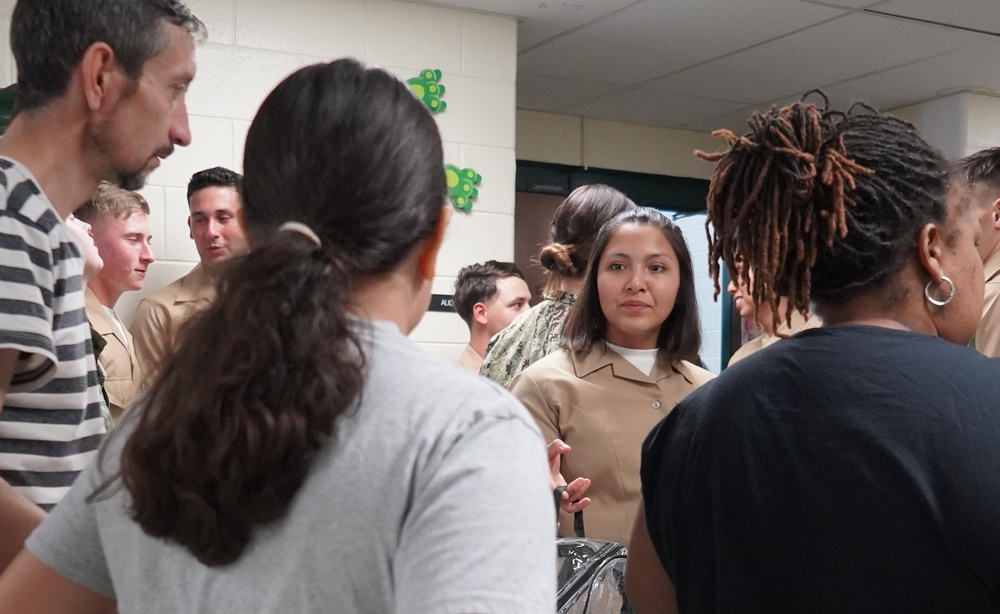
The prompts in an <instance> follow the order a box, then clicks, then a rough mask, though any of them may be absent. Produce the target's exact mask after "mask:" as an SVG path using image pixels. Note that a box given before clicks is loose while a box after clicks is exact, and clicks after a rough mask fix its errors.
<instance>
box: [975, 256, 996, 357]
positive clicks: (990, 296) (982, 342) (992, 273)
mask: <svg viewBox="0 0 1000 614" xmlns="http://www.w3.org/2000/svg"><path fill="white" fill-rule="evenodd" d="M983 272H984V273H985V274H986V296H984V297H983V318H982V319H981V320H980V321H979V328H977V329H976V335H975V337H973V338H972V344H973V347H975V348H976V349H977V350H979V353H980V354H983V355H984V356H989V357H990V358H1000V252H997V253H995V254H993V255H992V256H990V257H989V258H987V259H986V262H985V263H983Z"/></svg>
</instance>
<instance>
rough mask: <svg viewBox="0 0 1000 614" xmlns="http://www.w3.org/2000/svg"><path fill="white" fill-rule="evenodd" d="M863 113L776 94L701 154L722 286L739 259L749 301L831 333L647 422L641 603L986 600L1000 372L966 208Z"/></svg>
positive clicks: (995, 547)
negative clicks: (711, 166)
mask: <svg viewBox="0 0 1000 614" xmlns="http://www.w3.org/2000/svg"><path fill="white" fill-rule="evenodd" d="M856 108H857V107H854V108H852V109H851V110H848V111H847V112H834V111H829V110H825V109H823V108H820V107H818V106H817V105H815V104H807V103H805V102H801V103H796V104H792V105H789V106H786V107H783V108H772V109H771V110H770V111H768V112H766V113H760V114H754V115H753V116H752V117H751V119H750V122H749V125H750V131H749V133H748V134H746V135H745V136H740V137H738V136H735V135H733V134H732V133H728V132H722V133H721V134H722V135H723V136H725V137H726V138H727V140H728V141H729V143H730V148H729V150H728V151H726V152H724V153H721V154H712V155H704V154H703V155H702V157H704V158H706V159H709V160H714V161H717V162H718V167H717V168H716V171H715V174H714V176H713V178H712V183H711V186H710V189H709V196H708V218H709V222H708V223H709V227H710V231H711V232H710V250H711V251H710V254H711V255H710V258H711V268H712V273H713V276H714V277H715V279H716V292H718V291H719V286H718V281H717V280H718V274H719V270H720V268H719V261H720V260H721V261H722V262H723V263H724V265H725V266H727V267H729V268H730V270H732V269H733V268H734V265H735V264H736V262H737V256H739V258H741V259H742V261H743V262H744V263H745V265H746V267H747V268H745V269H743V271H744V273H743V275H744V276H745V275H746V271H748V270H752V271H753V274H754V281H753V284H751V285H750V287H751V292H752V294H753V299H754V300H755V301H757V302H758V303H760V304H765V303H766V304H767V305H768V306H769V307H770V308H771V309H772V310H774V311H775V312H778V313H779V315H780V317H786V316H787V314H788V313H789V312H790V311H798V312H800V313H801V312H805V311H806V309H807V308H809V306H810V301H811V303H812V305H813V307H814V309H815V311H816V313H817V314H819V315H820V316H821V317H822V318H823V326H822V327H821V328H817V329H813V330H806V331H803V332H801V333H799V334H798V335H795V336H794V337H792V338H790V339H787V340H784V341H782V342H781V343H778V344H776V345H775V346H774V347H772V348H769V349H768V350H767V352H766V353H767V360H763V359H748V360H745V361H743V362H741V363H739V364H737V365H735V366H734V367H732V368H730V369H727V370H726V371H725V372H723V374H722V375H721V376H720V377H719V378H718V379H716V380H714V381H713V382H711V383H709V384H707V385H706V386H703V387H701V388H699V389H698V390H696V391H695V392H694V393H692V394H691V395H690V396H688V397H687V399H685V400H684V401H682V402H681V403H680V404H679V405H678V406H677V407H676V408H675V409H674V411H672V412H671V413H670V414H668V415H667V417H666V418H665V419H664V420H663V421H662V422H661V423H660V424H659V425H658V426H657V427H655V428H654V429H653V430H652V431H651V433H650V435H649V437H648V438H647V439H646V441H645V443H644V445H643V453H642V468H641V482H642V495H643V507H642V508H640V510H639V513H638V517H637V522H636V523H635V526H634V532H633V536H632V539H631V542H630V551H629V565H628V571H627V576H628V578H627V584H628V590H629V594H630V596H631V597H632V598H633V600H634V601H635V604H636V606H637V608H636V609H637V611H638V612H640V614H646V613H648V612H670V611H677V610H678V609H679V611H681V612H685V613H694V614H697V613H700V612H749V613H754V612H811V613H825V612H830V613H832V612H838V613H839V612H963V613H971V612H996V611H998V608H1000V523H998V522H997V518H1000V413H998V412H997V407H998V406H1000V365H998V364H997V363H996V362H994V361H992V360H990V359H987V358H985V357H983V356H981V355H979V354H978V353H977V352H975V351H973V350H972V349H971V348H969V347H967V346H966V345H965V344H966V343H967V342H968V341H969V338H970V337H971V336H972V334H973V332H974V331H975V330H976V325H977V323H978V321H979V314H980V308H981V306H982V300H983V264H982V260H981V259H980V257H979V254H978V253H977V250H976V242H977V241H978V238H979V234H980V228H979V224H978V222H977V219H976V212H975V210H974V209H973V208H972V207H971V206H970V204H969V202H968V199H967V198H966V196H965V195H966V192H965V191H964V190H954V191H950V190H949V168H948V165H947V164H946V162H945V160H944V159H943V158H942V156H941V154H939V153H938V152H937V151H935V150H934V149H932V148H931V147H930V146H929V145H928V144H927V143H926V142H925V141H924V139H923V138H922V137H921V136H920V134H919V133H918V132H917V131H916V129H915V128H914V127H913V126H912V125H910V124H908V123H906V122H904V121H902V120H900V119H897V118H895V117H890V116H887V115H880V114H878V113H875V112H874V111H872V110H871V109H867V110H863V111H855V110H854V109H856ZM717 134H718V133H717ZM777 297H787V300H788V304H787V306H786V307H785V309H784V310H782V309H781V308H780V305H779V304H778V300H777ZM782 311H783V313H781V312H782ZM760 358H763V356H761V357H760Z"/></svg>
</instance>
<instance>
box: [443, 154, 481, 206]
mask: <svg viewBox="0 0 1000 614" xmlns="http://www.w3.org/2000/svg"><path fill="white" fill-rule="evenodd" d="M444 174H445V179H446V180H447V184H448V196H449V197H451V203H452V205H454V206H455V208H456V209H458V210H459V211H471V210H472V199H473V198H475V197H476V196H479V190H478V189H476V184H478V183H479V182H480V181H482V180H483V178H482V176H481V175H480V174H479V173H477V172H476V171H475V169H472V168H458V167H457V166H455V165H454V164H446V165H445V167H444Z"/></svg>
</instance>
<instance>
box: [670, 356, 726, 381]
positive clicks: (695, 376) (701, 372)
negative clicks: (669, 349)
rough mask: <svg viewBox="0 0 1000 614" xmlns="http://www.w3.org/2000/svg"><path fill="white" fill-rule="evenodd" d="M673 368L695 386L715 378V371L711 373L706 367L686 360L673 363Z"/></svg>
mask: <svg viewBox="0 0 1000 614" xmlns="http://www.w3.org/2000/svg"><path fill="white" fill-rule="evenodd" d="M674 369H676V370H677V372H678V373H680V374H681V375H683V376H684V379H686V380H687V381H689V382H691V383H692V384H694V385H695V386H701V385H702V384H706V383H708V382H710V381H712V380H713V379H715V377H716V376H715V373H712V372H711V371H709V370H708V369H703V368H701V367H699V366H698V365H696V364H694V363H691V362H688V361H686V360H680V361H678V362H677V363H676V364H675V365H674Z"/></svg>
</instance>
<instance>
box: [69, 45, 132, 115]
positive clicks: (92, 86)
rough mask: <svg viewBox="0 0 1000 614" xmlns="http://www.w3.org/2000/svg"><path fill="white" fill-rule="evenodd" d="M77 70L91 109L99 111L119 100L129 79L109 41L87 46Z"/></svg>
mask: <svg viewBox="0 0 1000 614" xmlns="http://www.w3.org/2000/svg"><path fill="white" fill-rule="evenodd" d="M76 70H77V74H78V75H79V77H80V82H81V83H80V86H81V88H82V90H83V97H84V100H86V103H87V108H88V109H89V110H90V111H99V110H101V109H102V108H106V107H107V105H109V104H111V103H113V101H116V100H118V99H119V98H120V97H121V95H122V93H123V92H124V90H125V88H126V87H127V85H128V81H129V79H128V75H126V74H125V71H124V69H122V67H121V65H119V64H118V60H117V59H116V58H115V52H114V50H113V49H111V47H110V46H109V45H108V44H107V43H102V42H97V43H94V44H92V45H91V46H89V47H87V49H86V50H85V51H84V52H83V57H82V58H81V60H80V63H79V65H78V66H77V69H76Z"/></svg>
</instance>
